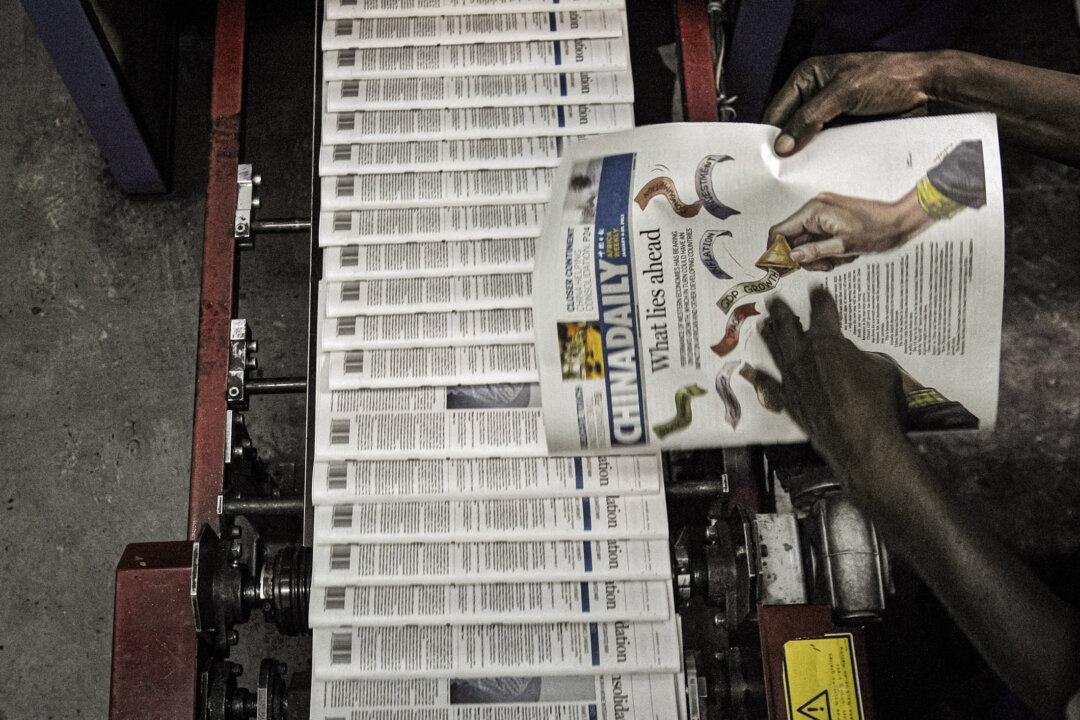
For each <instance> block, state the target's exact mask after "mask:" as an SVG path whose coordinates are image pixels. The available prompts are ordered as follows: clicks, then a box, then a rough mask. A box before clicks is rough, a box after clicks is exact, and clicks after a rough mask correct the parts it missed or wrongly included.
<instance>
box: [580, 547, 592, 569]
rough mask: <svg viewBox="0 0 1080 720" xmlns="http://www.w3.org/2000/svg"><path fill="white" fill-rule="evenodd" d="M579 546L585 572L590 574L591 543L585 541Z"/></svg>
mask: <svg viewBox="0 0 1080 720" xmlns="http://www.w3.org/2000/svg"><path fill="white" fill-rule="evenodd" d="M581 545H582V552H584V553H585V572H592V543H591V542H590V541H588V540H586V541H585V542H583V543H581Z"/></svg>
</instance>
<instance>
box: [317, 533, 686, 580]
mask: <svg viewBox="0 0 1080 720" xmlns="http://www.w3.org/2000/svg"><path fill="white" fill-rule="evenodd" d="M313 554H314V560H313V568H314V572H313V574H312V584H313V585H314V586H316V587H318V586H324V585H427V584H435V585H438V584H443V583H456V584H459V585H460V584H473V583H513V582H571V581H579V582H580V581H593V582H599V581H607V580H667V581H669V582H670V580H671V551H670V549H669V548H668V541H667V540H602V541H599V542H594V541H591V540H585V541H560V542H550V541H545V542H509V541H505V540H499V541H494V542H457V543H382V544H378V543H374V544H364V545H360V544H348V543H341V544H331V545H326V544H318V545H316V546H315V548H314V549H313Z"/></svg>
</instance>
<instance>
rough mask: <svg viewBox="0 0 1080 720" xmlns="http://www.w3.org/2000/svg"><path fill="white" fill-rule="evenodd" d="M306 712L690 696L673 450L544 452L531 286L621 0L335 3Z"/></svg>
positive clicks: (424, 711) (323, 161) (328, 26)
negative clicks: (548, 210)
mask: <svg viewBox="0 0 1080 720" xmlns="http://www.w3.org/2000/svg"><path fill="white" fill-rule="evenodd" d="M325 17H326V20H325V24H324V27H323V36H322V42H323V49H324V55H323V75H324V80H325V84H324V88H323V89H324V93H323V97H324V105H323V107H324V115H323V123H322V143H323V144H322V148H321V158H320V163H319V168H320V175H321V178H322V179H321V210H322V214H321V218H320V244H321V245H322V246H323V262H324V265H323V278H324V279H323V282H322V284H321V287H320V309H319V312H320V322H319V339H318V342H319V343H320V349H321V352H322V355H321V359H320V363H319V370H318V378H317V383H318V401H317V409H316V423H315V433H316V463H315V466H314V471H313V476H312V498H313V502H314V504H315V531H314V544H315V549H314V573H313V582H312V585H313V587H312V597H311V613H310V623H311V626H312V628H313V648H312V653H313V664H312V671H313V678H314V680H313V688H312V710H311V717H312V718H327V719H335V718H346V717H348V718H353V719H354V720H356V719H359V718H372V719H374V718H386V717H394V718H401V719H405V718H434V717H439V718H473V719H477V720H480V719H482V718H506V719H508V720H512V719H517V718H521V719H523V720H524V719H526V718H528V719H534V718H535V719H537V720H538V719H540V718H560V719H567V720H570V719H578V718H580V719H581V720H586V719H595V718H598V717H599V718H626V719H627V720H629V719H630V718H643V719H649V720H660V719H661V718H663V719H665V720H667V719H668V718H673V717H679V716H683V715H684V714H685V713H684V709H683V707H682V706H683V695H682V693H681V692H680V690H679V687H680V682H679V677H678V673H679V671H680V665H681V652H680V647H679V645H680V643H679V634H678V628H677V624H676V623H677V621H676V616H675V614H674V610H673V604H672V593H671V583H670V580H671V567H670V558H669V554H668V549H667V535H668V531H667V515H666V508H665V502H664V495H663V485H662V477H661V469H660V465H659V457H658V456H657V455H655V454H651V453H648V454H639V455H629V456H626V455H624V456H620V457H618V458H615V457H603V456H592V457H551V456H549V455H548V453H547V444H546V442H545V435H544V430H543V420H542V417H541V410H540V404H539V390H538V385H537V381H538V372H537V366H536V359H535V353H534V347H533V321H532V309H531V297H532V287H531V285H532V276H531V271H532V267H533V257H534V251H535V238H536V237H537V236H538V235H539V232H540V224H541V221H542V218H543V215H544V210H545V204H546V202H547V200H548V196H549V192H550V185H551V176H552V172H553V167H554V166H555V165H557V163H558V160H559V157H560V155H561V153H562V151H563V148H564V147H566V145H567V144H568V143H572V142H575V140H576V138H578V137H581V136H583V135H586V134H597V133H605V132H609V131H614V130H622V129H627V128H630V127H632V125H633V104H632V103H633V86H632V82H631V75H630V69H629V61H628V45H627V38H626V22H625V12H624V10H623V7H622V1H621V0H326V5H325Z"/></svg>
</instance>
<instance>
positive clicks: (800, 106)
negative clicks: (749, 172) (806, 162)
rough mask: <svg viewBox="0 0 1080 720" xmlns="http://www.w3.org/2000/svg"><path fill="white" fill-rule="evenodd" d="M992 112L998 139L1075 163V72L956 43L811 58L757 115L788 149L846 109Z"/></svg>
mask: <svg viewBox="0 0 1080 720" xmlns="http://www.w3.org/2000/svg"><path fill="white" fill-rule="evenodd" d="M931 103H933V104H935V105H941V106H943V107H945V108H946V109H949V110H951V111H954V112H976V111H986V112H993V113H995V114H997V116H998V127H999V129H1000V131H1001V135H1002V137H1003V138H1005V139H1006V140H1008V141H1009V142H1012V143H1013V144H1016V145H1018V146H1020V147H1023V148H1024V149H1026V150H1029V151H1031V152H1033V153H1035V154H1037V155H1043V156H1045V157H1049V158H1052V159H1054V160H1059V161H1061V162H1064V163H1068V164H1070V165H1074V166H1080V76H1077V75H1072V74H1069V73H1063V72H1058V71H1056V70H1046V69H1042V68H1035V67H1030V66H1027V65H1021V64H1019V63H1012V62H1007V61H1005V60H995V59H993V58H987V57H983V56H980V55H974V54H972V53H966V52H961V51H958V50H936V51H930V52H919V53H886V52H871V53H850V54H845V55H831V56H824V57H816V58H810V59H809V60H806V61H805V62H803V63H802V64H801V65H799V67H798V68H796V70H795V72H794V73H792V75H791V77H790V78H789V79H788V80H787V82H785V83H784V85H783V86H782V87H781V89H780V90H779V92H777V94H776V96H775V97H774V98H773V100H772V103H771V104H770V105H769V107H768V108H767V109H766V111H765V115H764V120H763V121H764V122H765V123H768V124H770V125H776V126H778V127H780V128H782V132H781V134H780V135H779V136H778V137H777V139H776V143H775V149H776V152H777V154H779V155H790V154H792V153H793V152H796V151H797V150H799V149H801V148H803V147H805V146H806V144H807V143H808V142H810V140H811V139H812V138H813V136H814V135H816V134H817V133H818V132H820V131H821V129H822V127H824V126H825V125H826V124H828V123H829V122H832V121H833V120H835V119H836V118H838V117H840V116H843V115H848V116H864V117H873V116H880V115H905V114H918V113H925V112H926V111H927V107H928V105H929V104H931Z"/></svg>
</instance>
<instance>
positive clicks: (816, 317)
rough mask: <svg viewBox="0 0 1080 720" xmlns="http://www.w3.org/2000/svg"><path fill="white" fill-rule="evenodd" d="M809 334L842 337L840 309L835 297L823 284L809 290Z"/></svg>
mask: <svg viewBox="0 0 1080 720" xmlns="http://www.w3.org/2000/svg"><path fill="white" fill-rule="evenodd" d="M809 332H810V334H812V335H816V336H818V337H823V336H828V335H836V336H838V337H843V334H844V333H843V332H842V331H841V329H840V309H839V308H838V307H837V306H836V299H835V298H833V296H832V293H831V292H829V290H828V289H827V288H826V287H825V286H824V285H818V286H817V287H815V288H814V289H812V290H811V291H810V330H809Z"/></svg>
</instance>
